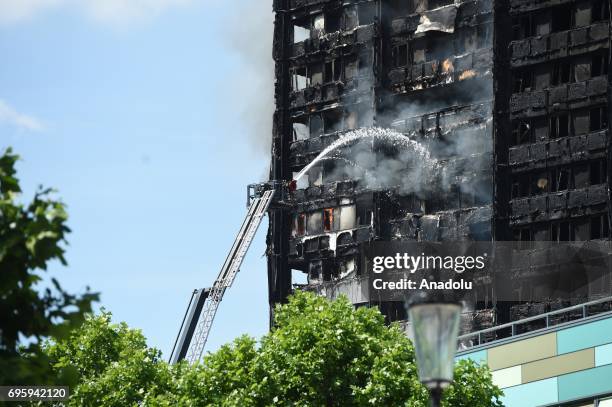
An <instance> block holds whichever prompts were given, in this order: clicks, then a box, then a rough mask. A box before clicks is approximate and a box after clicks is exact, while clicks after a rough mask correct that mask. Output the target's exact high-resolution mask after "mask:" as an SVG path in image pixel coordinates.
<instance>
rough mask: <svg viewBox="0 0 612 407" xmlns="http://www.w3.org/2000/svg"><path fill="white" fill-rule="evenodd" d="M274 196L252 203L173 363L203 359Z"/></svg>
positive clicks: (190, 314)
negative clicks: (221, 305)
mask: <svg viewBox="0 0 612 407" xmlns="http://www.w3.org/2000/svg"><path fill="white" fill-rule="evenodd" d="M274 192H275V191H274V190H267V191H264V192H263V193H262V194H261V196H260V197H256V198H254V199H253V200H252V202H251V205H250V206H249V209H248V212H247V215H246V217H245V218H244V222H242V226H241V227H240V231H239V232H238V235H237V236H236V240H234V244H233V245H232V248H231V250H230V252H229V254H228V256H227V258H226V259H225V262H224V263H223V267H222V268H221V271H220V272H219V275H218V276H217V279H216V280H215V283H214V284H213V286H212V287H211V288H210V289H207V290H198V291H197V292H201V293H205V295H202V297H198V298H201V300H200V301H198V300H197V299H196V301H194V300H193V298H192V301H191V302H190V304H189V307H188V309H187V313H186V315H185V320H184V321H183V325H182V327H181V332H179V336H178V337H177V341H176V343H175V346H174V349H173V351H172V356H171V358H170V361H171V362H173V363H174V362H177V361H179V360H181V359H183V358H185V359H187V361H189V363H195V362H197V361H198V360H200V358H201V357H202V353H203V352H204V345H206V340H207V339H208V334H209V332H210V327H211V326H212V323H213V320H214V318H215V314H216V313H217V308H218V307H219V303H220V302H221V300H222V299H223V294H225V290H226V289H227V288H229V287H231V285H232V283H233V282H234V279H235V278H236V274H237V273H238V271H239V270H240V266H241V264H242V261H243V260H244V257H245V255H246V252H247V250H248V249H249V246H250V245H251V242H252V241H253V238H254V237H255V233H256V232H257V229H258V228H259V225H260V224H261V220H262V218H263V216H264V215H265V214H266V211H267V210H268V207H269V206H270V202H271V201H272V198H273V196H274ZM194 295H195V294H194ZM202 302H203V304H202ZM198 308H199V309H198ZM200 310H201V311H200ZM196 321H197V325H196ZM194 325H195V327H194Z"/></svg>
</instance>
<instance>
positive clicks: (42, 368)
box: [0, 149, 97, 385]
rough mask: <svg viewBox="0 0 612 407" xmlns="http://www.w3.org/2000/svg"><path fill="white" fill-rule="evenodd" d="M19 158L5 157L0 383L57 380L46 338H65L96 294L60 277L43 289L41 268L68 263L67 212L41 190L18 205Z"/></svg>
mask: <svg viewBox="0 0 612 407" xmlns="http://www.w3.org/2000/svg"><path fill="white" fill-rule="evenodd" d="M17 160H18V156H17V155H15V154H13V153H12V151H11V150H10V149H8V150H6V151H5V152H4V153H3V154H2V155H0V384H4V385H8V384H19V385H22V384H44V383H52V382H53V381H54V378H55V377H56V375H53V374H50V371H49V363H48V360H47V359H46V355H45V354H44V353H43V352H42V351H41V349H40V343H41V340H42V339H43V338H46V337H55V338H62V337H65V336H66V334H67V333H68V332H69V331H70V330H71V329H72V328H74V327H75V326H77V325H78V324H79V323H80V322H81V321H82V317H83V314H84V313H85V312H89V311H90V310H91V303H92V301H95V300H96V299H97V295H96V294H92V293H89V292H87V293H85V294H83V295H72V294H68V293H67V292H65V291H64V290H63V289H62V287H61V286H60V284H59V282H58V281H57V280H56V279H51V280H50V281H49V284H47V285H48V286H49V287H48V288H45V289H43V288H40V287H41V285H42V284H41V272H44V271H46V270H47V266H48V264H49V263H50V262H52V261H54V260H56V261H60V262H61V263H62V264H66V261H65V259H64V249H63V248H62V245H63V244H65V243H66V241H65V237H66V234H67V233H69V232H70V230H69V229H68V227H67V226H66V220H67V215H66V211H65V207H64V205H63V204H62V203H61V202H59V201H56V200H53V199H52V196H51V195H52V191H51V190H48V189H46V190H43V189H39V191H38V192H37V193H36V195H35V196H34V199H33V200H32V202H30V203H29V204H27V205H23V204H21V203H18V201H17V200H18V198H19V195H20V193H21V188H20V186H19V180H18V179H17V177H16V171H15V163H16V162H17Z"/></svg>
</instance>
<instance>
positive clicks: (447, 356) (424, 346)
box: [407, 301, 461, 407]
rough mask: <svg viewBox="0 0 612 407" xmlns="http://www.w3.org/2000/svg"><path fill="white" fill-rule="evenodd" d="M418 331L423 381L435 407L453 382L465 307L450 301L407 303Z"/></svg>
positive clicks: (413, 326) (414, 328)
mask: <svg viewBox="0 0 612 407" xmlns="http://www.w3.org/2000/svg"><path fill="white" fill-rule="evenodd" d="M407 308H408V314H409V317H410V321H411V323H412V328H413V332H414V349H415V353H416V362H417V370H418V372H419V380H420V381H421V383H423V384H424V385H425V386H426V387H427V389H428V390H429V395H430V400H431V405H432V407H439V406H440V401H441V399H442V391H443V390H444V388H446V387H448V386H449V385H450V384H451V383H452V381H453V370H454V369H453V368H454V364H455V363H454V360H455V351H456V349H457V335H458V333H459V319H460V316H461V305H460V304H459V303H455V302H448V301H440V302H434V301H420V302H410V303H407Z"/></svg>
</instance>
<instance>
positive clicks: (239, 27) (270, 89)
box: [226, 1, 274, 156]
mask: <svg viewBox="0 0 612 407" xmlns="http://www.w3.org/2000/svg"><path fill="white" fill-rule="evenodd" d="M236 7H238V10H234V12H233V13H232V15H231V16H230V17H228V21H227V22H226V26H227V27H228V30H229V31H228V33H227V36H226V38H227V41H228V43H229V46H230V47H231V49H232V50H234V51H235V52H236V54H237V56H238V57H239V58H240V75H239V76H237V77H235V78H234V81H233V84H232V85H231V87H233V89H232V91H233V93H234V95H235V97H233V98H232V104H233V105H234V106H233V107H234V108H236V109H237V111H238V114H239V118H240V120H241V121H242V123H243V125H244V126H243V127H245V128H246V129H247V131H248V133H247V139H248V141H249V143H250V144H251V146H252V148H253V150H254V151H255V152H256V153H257V154H260V155H262V156H267V155H269V154H270V146H271V141H272V115H273V113H274V60H273V59H272V39H273V34H274V13H273V12H272V3H271V2H270V3H266V4H263V5H262V4H260V3H259V2H256V1H253V2H249V3H247V4H245V3H244V2H241V3H240V6H236Z"/></svg>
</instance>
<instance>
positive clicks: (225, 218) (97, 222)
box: [0, 0, 273, 356]
mask: <svg viewBox="0 0 612 407" xmlns="http://www.w3.org/2000/svg"><path fill="white" fill-rule="evenodd" d="M223 3H225V2H221V1H206V0H202V1H198V0H140V1H138V2H135V1H133V0H81V1H78V2H76V1H74V0H27V1H23V2H22V1H21V0H20V1H16V0H0V54H1V55H2V60H3V62H2V68H0V148H2V149H4V148H5V147H7V146H12V147H13V148H14V150H15V151H16V152H17V153H18V154H20V155H21V156H22V160H21V162H20V163H19V166H18V170H19V175H20V177H21V179H22V183H23V186H24V197H23V199H24V200H27V199H30V198H31V196H32V194H33V192H34V190H35V188H36V186H37V185H39V184H43V185H44V186H47V187H54V188H56V189H57V190H58V191H59V193H58V196H59V197H61V199H62V200H63V201H64V202H65V203H66V204H67V205H68V210H69V214H70V223H69V225H70V227H71V228H72V230H73V233H72V234H71V235H70V236H69V243H70V245H69V247H68V248H67V259H68V262H69V266H68V267H67V268H64V267H60V266H59V265H57V264H56V265H54V266H53V267H52V270H51V271H52V273H53V274H54V275H55V276H56V277H57V278H58V279H59V280H60V281H61V282H62V283H63V285H64V286H65V288H67V289H68V290H69V291H73V292H77V291H82V290H83V289H84V287H85V286H87V285H89V286H90V287H91V288H92V290H93V291H100V292H101V303H100V305H102V306H104V307H105V308H107V309H108V310H110V311H112V312H113V314H114V316H115V319H116V320H123V321H126V322H127V323H128V324H129V325H130V326H132V327H135V328H140V329H142V330H143V332H144V334H145V335H146V336H147V338H148V339H149V343H150V344H151V345H154V346H156V347H158V348H160V349H162V350H163V352H164V355H165V356H168V353H169V350H170V349H171V346H172V343H173V341H174V338H175V336H176V333H177V330H178V328H179V324H180V320H181V318H182V316H183V313H184V310H185V307H186V305H187V301H188V299H189V296H190V293H191V291H192V290H193V289H194V288H199V287H204V286H210V285H211V284H212V282H213V280H214V278H215V277H216V274H217V273H218V271H219V267H220V265H221V264H222V263H223V260H224V258H225V256H226V253H227V251H228V250H229V248H230V246H231V243H232V241H233V239H234V236H235V233H236V231H237V230H238V228H239V226H240V223H241V222H242V217H243V216H244V214H245V187H246V185H247V184H248V183H251V182H257V181H261V180H262V179H264V177H265V176H266V174H267V171H268V165H269V164H268V162H269V161H268V157H267V155H266V153H267V151H268V148H269V126H270V117H271V114H272V103H271V92H272V86H271V85H272V83H273V82H272V74H273V67H272V61H271V51H270V49H269V48H270V43H271V35H272V23H271V21H272V18H271V4H270V5H268V4H263V5H262V2H261V1H258V0H238V1H235V2H233V3H232V7H231V9H230V10H227V8H223V7H222V5H223ZM256 3H257V4H256ZM269 3H271V2H269ZM225 4H227V3H225ZM232 12H233V13H235V14H237V15H232V14H231V13H232ZM241 19H243V20H241ZM266 224H267V221H266V220H264V224H263V225H262V226H263V227H262V228H261V229H260V231H259V233H258V236H257V239H256V241H255V242H254V244H253V246H252V248H251V251H250V252H249V255H248V257H247V259H246V261H245V264H244V265H243V267H242V271H241V273H240V275H239V276H238V279H237V281H236V283H235V284H234V286H233V287H232V288H231V289H230V290H229V291H228V292H227V294H226V297H225V299H224V301H223V303H222V304H221V307H220V310H219V313H218V315H217V319H216V321H215V325H214V326H213V330H212V333H211V336H210V337H209V343H208V345H207V349H208V350H214V349H216V348H217V347H218V346H219V345H220V344H222V343H225V342H228V341H230V340H231V339H233V338H234V337H236V336H238V335H240V334H242V333H249V334H251V335H255V336H259V335H261V334H262V333H264V332H266V331H267V329H268V308H267V280H266V262H265V258H264V257H263V253H264V248H265V247H264V246H265V245H264V243H265V242H264V241H265V230H266V228H267V227H266Z"/></svg>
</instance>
